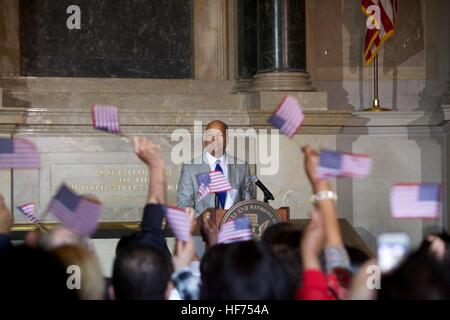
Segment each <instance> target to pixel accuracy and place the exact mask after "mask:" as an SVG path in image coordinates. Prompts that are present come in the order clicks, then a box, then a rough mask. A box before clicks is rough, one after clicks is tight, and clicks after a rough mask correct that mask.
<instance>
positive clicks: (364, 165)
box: [317, 150, 373, 180]
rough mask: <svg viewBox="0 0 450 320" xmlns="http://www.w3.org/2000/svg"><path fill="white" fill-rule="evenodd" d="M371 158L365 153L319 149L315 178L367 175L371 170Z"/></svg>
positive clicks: (359, 176)
mask: <svg viewBox="0 0 450 320" xmlns="http://www.w3.org/2000/svg"><path fill="white" fill-rule="evenodd" d="M372 163H373V160H372V159H371V158H370V157H369V156H367V155H358V154H351V153H341V152H334V151H326V150H322V151H320V160H319V168H318V172H317V178H318V179H321V180H326V179H329V178H332V177H357V178H362V177H365V176H368V175H369V174H370V171H371V170H372Z"/></svg>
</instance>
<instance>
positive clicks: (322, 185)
mask: <svg viewBox="0 0 450 320" xmlns="http://www.w3.org/2000/svg"><path fill="white" fill-rule="evenodd" d="M303 153H304V155H305V171H306V174H307V176H308V179H309V181H310V183H311V187H312V191H313V193H314V194H315V195H325V194H326V193H329V192H333V191H332V189H331V185H330V183H329V182H328V181H325V180H319V179H317V177H316V172H317V168H318V166H319V154H318V152H317V151H316V150H314V149H313V148H311V147H310V146H306V147H304V148H303ZM315 207H316V210H317V212H318V213H319V214H320V215H321V218H322V221H323V224H324V228H325V234H326V237H325V248H326V247H343V246H344V242H343V241H342V235H341V230H340V228H339V222H338V217H337V210H336V200H335V199H332V198H330V197H326V196H325V197H323V198H322V199H321V200H319V201H317V202H316V204H315Z"/></svg>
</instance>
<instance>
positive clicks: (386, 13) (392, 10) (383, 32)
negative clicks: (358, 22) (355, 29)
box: [361, 0, 397, 65]
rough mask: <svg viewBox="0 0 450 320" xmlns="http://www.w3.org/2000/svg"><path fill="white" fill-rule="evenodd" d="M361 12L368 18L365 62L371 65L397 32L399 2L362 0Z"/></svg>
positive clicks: (394, 0)
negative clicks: (385, 43)
mask: <svg viewBox="0 0 450 320" xmlns="http://www.w3.org/2000/svg"><path fill="white" fill-rule="evenodd" d="M361 11H362V12H363V13H364V14H365V15H366V16H367V21H366V38H365V42H364V62H365V64H366V65H369V64H370V63H371V62H372V61H373V59H374V58H375V57H376V56H377V54H378V50H379V49H380V47H381V45H382V44H383V42H384V41H386V40H387V39H389V38H390V37H391V36H392V35H393V34H394V32H395V21H396V17H397V0H362V2H361Z"/></svg>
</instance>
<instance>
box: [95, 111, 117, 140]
mask: <svg viewBox="0 0 450 320" xmlns="http://www.w3.org/2000/svg"><path fill="white" fill-rule="evenodd" d="M92 120H93V122H94V127H95V128H96V129H100V130H104V131H107V132H110V133H116V134H119V133H120V132H121V130H120V124H119V111H118V109H117V107H115V106H103V105H94V106H93V107H92Z"/></svg>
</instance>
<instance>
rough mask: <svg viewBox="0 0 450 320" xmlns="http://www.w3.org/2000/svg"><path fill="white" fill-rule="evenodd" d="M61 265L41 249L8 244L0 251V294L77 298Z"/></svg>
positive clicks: (12, 297) (20, 297)
mask: <svg viewBox="0 0 450 320" xmlns="http://www.w3.org/2000/svg"><path fill="white" fill-rule="evenodd" d="M68 276H69V275H68V274H67V273H66V269H65V268H64V266H63V265H62V264H61V263H60V262H59V261H58V260H57V259H56V257H54V256H53V255H52V254H51V253H48V252H46V251H44V250H42V249H35V248H30V247H27V246H17V247H11V248H9V249H7V250H5V251H3V252H1V253H0V287H1V290H0V297H4V298H6V299H8V300H17V301H24V300H26V299H37V300H41V299H45V300H46V301H54V300H57V301H61V300H77V294H76V290H70V289H69V288H68V287H67V280H68Z"/></svg>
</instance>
